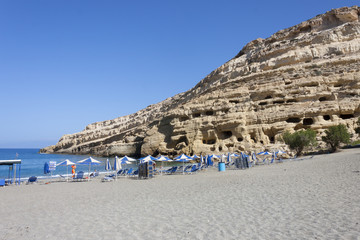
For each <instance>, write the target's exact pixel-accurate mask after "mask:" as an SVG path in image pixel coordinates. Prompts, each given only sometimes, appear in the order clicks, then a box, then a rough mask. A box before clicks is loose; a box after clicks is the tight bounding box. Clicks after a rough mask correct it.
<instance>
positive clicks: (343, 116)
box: [340, 114, 355, 119]
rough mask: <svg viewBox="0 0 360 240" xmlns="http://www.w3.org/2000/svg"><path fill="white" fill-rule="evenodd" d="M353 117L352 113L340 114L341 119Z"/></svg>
mask: <svg viewBox="0 0 360 240" xmlns="http://www.w3.org/2000/svg"><path fill="white" fill-rule="evenodd" d="M353 117H355V116H354V114H340V118H341V119H350V118H353Z"/></svg>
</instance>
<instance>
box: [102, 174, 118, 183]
mask: <svg viewBox="0 0 360 240" xmlns="http://www.w3.org/2000/svg"><path fill="white" fill-rule="evenodd" d="M114 177H115V175H114ZM114 177H109V176H105V177H103V179H101V181H102V182H110V181H113V180H114Z"/></svg>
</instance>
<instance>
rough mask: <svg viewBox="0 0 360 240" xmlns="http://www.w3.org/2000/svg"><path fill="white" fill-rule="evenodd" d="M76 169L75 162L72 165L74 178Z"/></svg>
mask: <svg viewBox="0 0 360 240" xmlns="http://www.w3.org/2000/svg"><path fill="white" fill-rule="evenodd" d="M75 169H76V166H75V164H74V165H72V166H71V173H72V177H73V178H74V177H75Z"/></svg>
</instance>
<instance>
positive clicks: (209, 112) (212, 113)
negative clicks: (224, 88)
mask: <svg viewBox="0 0 360 240" xmlns="http://www.w3.org/2000/svg"><path fill="white" fill-rule="evenodd" d="M205 114H206V115H207V116H212V115H214V111H206V112H205Z"/></svg>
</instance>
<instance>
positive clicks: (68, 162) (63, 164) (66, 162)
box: [56, 159, 75, 181]
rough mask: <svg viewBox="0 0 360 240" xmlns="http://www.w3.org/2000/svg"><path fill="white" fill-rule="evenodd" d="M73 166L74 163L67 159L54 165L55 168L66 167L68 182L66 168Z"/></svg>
mask: <svg viewBox="0 0 360 240" xmlns="http://www.w3.org/2000/svg"><path fill="white" fill-rule="evenodd" d="M74 164H75V163H73V162H72V161H70V160H69V159H66V160H65V161H62V162H60V163H58V164H56V166H66V181H68V166H69V165H74Z"/></svg>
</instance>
